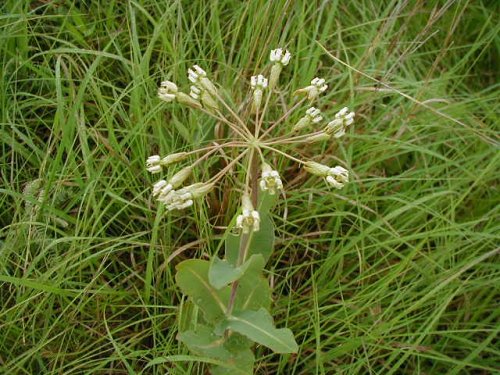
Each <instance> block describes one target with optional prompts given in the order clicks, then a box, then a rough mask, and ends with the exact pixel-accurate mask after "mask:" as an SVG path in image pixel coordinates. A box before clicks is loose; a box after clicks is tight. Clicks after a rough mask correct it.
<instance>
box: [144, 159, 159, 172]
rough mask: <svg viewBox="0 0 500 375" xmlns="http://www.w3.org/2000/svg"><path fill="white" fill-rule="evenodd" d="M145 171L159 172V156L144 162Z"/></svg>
mask: <svg viewBox="0 0 500 375" xmlns="http://www.w3.org/2000/svg"><path fill="white" fill-rule="evenodd" d="M146 169H147V171H148V172H151V173H153V174H154V173H160V172H161V158H160V155H152V156H150V157H149V158H147V160H146Z"/></svg>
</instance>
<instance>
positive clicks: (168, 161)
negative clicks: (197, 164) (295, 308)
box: [160, 152, 189, 167]
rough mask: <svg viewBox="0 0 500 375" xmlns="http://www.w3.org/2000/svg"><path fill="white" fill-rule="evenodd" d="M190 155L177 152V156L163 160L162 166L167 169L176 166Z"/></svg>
mask: <svg viewBox="0 0 500 375" xmlns="http://www.w3.org/2000/svg"><path fill="white" fill-rule="evenodd" d="M188 155H189V154H188V153H187V152H176V153H175V154H170V155H167V156H165V157H164V158H163V159H161V161H160V164H161V165H162V166H163V167H166V166H167V165H170V164H174V163H177V162H179V161H182V160H184V159H186V158H187V157H188Z"/></svg>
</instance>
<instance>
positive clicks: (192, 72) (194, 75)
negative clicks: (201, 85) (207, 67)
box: [188, 65, 207, 84]
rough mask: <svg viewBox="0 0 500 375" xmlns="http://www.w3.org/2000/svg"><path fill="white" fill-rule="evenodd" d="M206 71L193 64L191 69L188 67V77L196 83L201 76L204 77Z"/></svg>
mask: <svg viewBox="0 0 500 375" xmlns="http://www.w3.org/2000/svg"><path fill="white" fill-rule="evenodd" d="M206 76H207V72H205V71H204V70H203V69H201V68H200V67H199V66H198V65H193V68H192V69H188V78H189V80H190V81H191V82H193V83H195V84H196V83H198V82H199V81H200V80H201V78H203V77H206Z"/></svg>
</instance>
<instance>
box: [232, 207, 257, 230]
mask: <svg viewBox="0 0 500 375" xmlns="http://www.w3.org/2000/svg"><path fill="white" fill-rule="evenodd" d="M236 228H239V229H241V230H242V232H243V233H250V231H252V232H257V231H258V230H259V229H260V216H259V213H258V212H257V211H255V210H243V213H242V214H241V215H238V217H237V218H236Z"/></svg>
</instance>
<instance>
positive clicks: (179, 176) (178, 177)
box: [169, 166, 193, 188]
mask: <svg viewBox="0 0 500 375" xmlns="http://www.w3.org/2000/svg"><path fill="white" fill-rule="evenodd" d="M192 170H193V167H191V166H188V167H185V168H182V169H181V170H180V171H179V172H177V173H176V174H174V175H173V176H172V178H171V179H170V180H169V184H170V185H172V186H173V187H174V188H176V187H178V186H179V185H181V184H182V183H183V182H184V181H186V179H187V178H188V177H189V175H190V174H191V172H192Z"/></svg>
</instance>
